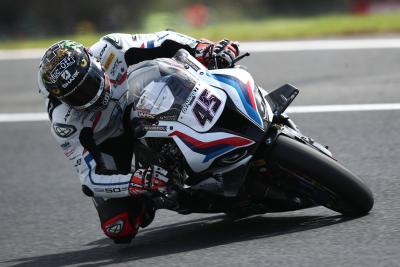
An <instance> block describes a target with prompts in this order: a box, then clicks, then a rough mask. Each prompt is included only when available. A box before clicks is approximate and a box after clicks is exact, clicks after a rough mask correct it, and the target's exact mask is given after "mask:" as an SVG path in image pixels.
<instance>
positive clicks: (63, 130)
mask: <svg viewBox="0 0 400 267" xmlns="http://www.w3.org/2000/svg"><path fill="white" fill-rule="evenodd" d="M53 130H54V132H55V133H56V135H57V136H59V137H61V138H68V137H70V136H71V135H73V134H74V133H75V132H76V128H75V126H73V125H67V124H62V123H54V124H53Z"/></svg>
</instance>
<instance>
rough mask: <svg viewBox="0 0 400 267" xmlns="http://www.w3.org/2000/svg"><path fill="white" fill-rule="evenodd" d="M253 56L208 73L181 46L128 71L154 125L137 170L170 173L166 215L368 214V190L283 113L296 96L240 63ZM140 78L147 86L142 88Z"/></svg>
mask: <svg viewBox="0 0 400 267" xmlns="http://www.w3.org/2000/svg"><path fill="white" fill-rule="evenodd" d="M247 55H249V54H248V53H246V54H245V55H242V56H241V57H239V58H237V60H236V61H235V62H234V63H233V64H232V67H231V68H224V69H214V70H208V69H207V68H205V67H204V66H203V65H202V64H201V63H199V62H198V61H197V60H196V59H195V58H194V57H192V56H191V55H190V54H189V53H188V52H187V51H185V50H179V51H178V52H177V54H176V55H175V56H174V57H173V58H172V59H156V60H151V61H145V62H142V63H140V64H137V65H136V66H135V67H134V68H133V69H131V70H130V71H129V77H128V85H129V88H130V89H129V97H130V98H132V101H133V103H135V108H136V110H137V112H138V117H140V118H143V119H146V118H152V119H156V121H157V123H156V124H154V123H149V124H146V125H145V126H144V127H145V135H144V136H143V137H142V138H140V139H139V141H138V142H137V144H136V146H135V148H136V151H135V154H136V159H135V160H136V164H137V165H139V166H142V167H143V166H144V167H146V166H151V165H152V164H156V165H159V166H161V167H163V168H164V169H166V170H167V171H168V172H169V175H170V176H171V177H170V181H172V182H170V184H171V185H170V186H173V187H174V188H175V190H176V191H177V192H179V193H178V196H177V197H176V196H175V198H174V197H173V196H171V195H169V196H168V195H167V196H166V197H167V198H168V197H170V198H173V199H174V202H176V203H177V204H176V203H175V204H174V205H172V206H171V208H170V209H171V210H175V211H177V212H179V213H181V214H187V213H191V212H198V213H219V212H224V213H226V214H228V215H231V216H248V215H252V214H263V213H267V212H285V211H293V210H299V209H305V208H310V207H315V206H319V205H322V206H325V207H327V208H329V209H331V210H334V211H336V212H339V213H341V214H343V215H347V216H355V215H363V214H366V213H368V212H369V211H370V210H371V208H372V206H373V203H374V200H373V195H372V192H371V191H370V189H369V188H368V187H367V186H366V185H365V184H364V183H363V182H362V181H361V179H360V178H359V177H357V176H356V175H355V174H353V173H352V172H351V171H349V170H347V169H346V168H345V167H343V166H342V165H341V164H340V163H338V161H337V160H336V159H335V158H334V156H333V155H332V153H331V152H330V151H329V150H328V147H324V146H323V145H321V144H319V143H317V142H316V141H314V140H313V139H312V138H309V137H307V136H305V135H303V134H302V133H301V131H300V130H299V129H298V128H297V126H296V125H295V124H294V122H293V121H292V120H291V119H290V118H289V117H288V116H287V115H286V114H285V113H284V111H285V110H286V108H287V107H288V106H289V105H290V104H291V102H292V101H293V100H294V99H295V97H296V96H297V94H298V93H299V90H298V89H296V88H295V87H294V86H292V85H290V84H285V85H283V86H282V87H280V88H278V89H276V90H274V91H272V92H267V91H266V90H264V89H263V88H261V87H260V86H258V85H257V84H256V83H255V81H254V79H253V78H252V76H251V75H250V73H249V72H248V71H246V69H245V68H244V67H241V66H238V65H235V63H236V62H237V61H238V60H240V59H242V58H243V57H244V56H247ZM138 76H141V80H143V79H144V80H146V79H147V80H148V82H145V83H143V84H145V85H138V83H137V81H138V80H140V79H137V78H138ZM152 121H154V120H152Z"/></svg>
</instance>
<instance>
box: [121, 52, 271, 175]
mask: <svg viewBox="0 0 400 267" xmlns="http://www.w3.org/2000/svg"><path fill="white" fill-rule="evenodd" d="M182 60H184V61H182ZM177 61H178V62H179V63H177ZM147 76H149V77H147ZM138 80H143V81H144V82H142V81H138ZM128 83H129V87H130V89H129V91H130V93H131V94H132V95H133V96H134V101H135V103H136V106H135V108H136V110H138V111H139V113H141V114H143V116H145V115H146V114H151V115H155V116H156V117H157V119H158V120H159V124H158V125H154V126H149V127H147V128H146V130H147V133H146V135H145V136H144V139H147V138H172V139H173V140H174V141H175V143H176V145H177V146H178V147H179V149H180V151H181V153H182V154H183V156H184V158H185V160H186V162H187V165H188V166H189V167H190V169H191V171H192V172H194V173H202V172H204V171H207V170H208V169H209V168H210V166H211V165H212V164H213V162H214V161H215V160H216V159H219V158H221V157H222V156H224V155H226V154H229V159H227V160H226V161H225V163H226V164H223V165H224V166H219V167H215V168H214V171H216V170H217V171H218V172H226V171H230V170H232V168H233V167H238V166H241V165H244V164H246V163H247V162H248V161H249V160H250V159H251V156H252V155H251V153H249V151H242V150H241V151H240V153H239V154H238V155H231V153H230V152H232V151H236V150H239V149H241V148H246V147H249V148H250V147H251V146H253V145H254V144H255V143H256V141H257V140H253V139H252V138H248V137H247V136H245V135H242V134H238V133H237V132H233V131H230V130H229V129H224V127H221V126H220V125H218V124H220V123H222V122H219V121H220V119H221V115H222V113H223V112H229V111H228V110H227V108H226V105H227V102H228V101H230V102H231V103H233V105H234V106H236V107H235V109H237V111H238V112H239V113H241V114H242V115H241V116H242V117H243V118H247V119H248V120H249V121H251V123H250V122H248V121H244V122H246V124H250V125H251V124H253V125H254V126H255V127H254V128H256V127H257V128H258V131H259V132H260V133H262V132H263V131H265V129H264V127H265V125H264V124H265V123H264V121H263V117H262V116H261V115H260V113H259V109H260V108H259V107H258V106H257V104H256V99H255V94H256V93H257V91H256V90H257V88H256V86H255V83H254V80H253V78H252V77H251V75H250V74H249V73H248V72H246V71H245V70H242V69H226V70H215V71H208V70H207V69H205V68H204V67H203V66H202V65H201V64H200V63H199V62H197V61H196V60H195V59H194V58H192V57H191V56H190V55H189V54H188V53H187V52H186V51H180V52H178V54H177V56H175V60H173V59H157V60H153V61H147V62H143V63H140V64H138V65H137V66H135V68H134V69H132V70H131V71H130V74H129V77H128ZM231 106H232V104H231ZM224 110H225V111H224ZM228 115H229V114H228ZM242 122H243V121H242ZM237 123H240V121H237Z"/></svg>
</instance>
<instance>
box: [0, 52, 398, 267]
mask: <svg viewBox="0 0 400 267" xmlns="http://www.w3.org/2000/svg"><path fill="white" fill-rule="evenodd" d="M399 59H400V49H385V50H380V49H371V50H343V51H303V52H274V53H255V54H253V56H252V57H250V58H248V59H246V60H244V61H243V63H244V64H245V65H247V66H248V68H249V70H250V71H251V72H252V73H253V74H254V76H255V78H256V79H257V81H258V82H259V83H260V84H261V85H262V86H264V87H265V88H268V89H273V88H276V87H278V86H280V85H281V84H283V83H286V82H290V83H291V84H294V85H296V86H297V87H299V88H300V89H301V92H300V95H299V97H298V98H297V99H296V100H295V102H294V103H293V105H330V104H366V103H400V91H399V84H400V60H399ZM37 64H38V62H37V60H18V61H0V96H1V97H0V113H13V112H43V111H44V107H43V103H42V100H41V99H40V97H39V96H37V95H36V94H35V88H36V85H35V77H36V66H37ZM399 116H400V111H362V112H361V111H359V112H336V113H310V114H293V116H292V118H293V119H294V120H295V121H296V122H297V124H298V125H299V127H300V128H301V129H302V130H303V132H304V133H305V134H307V135H309V136H311V137H313V138H314V139H316V140H318V141H320V142H321V143H323V144H326V145H329V146H330V148H331V150H332V151H333V152H334V154H335V155H336V157H337V158H338V159H339V161H341V162H342V163H343V164H344V165H345V166H347V167H348V168H349V169H351V170H353V171H354V172H355V173H356V174H358V175H360V176H361V177H363V179H364V180H365V182H366V183H367V184H368V186H369V187H370V188H371V189H372V191H373V193H374V195H375V201H376V203H375V206H374V208H373V210H372V211H371V213H370V214H369V215H367V216H364V217H361V218H354V219H345V218H343V217H341V216H340V215H339V214H337V213H335V212H333V211H330V210H328V209H325V208H322V207H318V208H313V209H307V210H303V211H296V212H288V213H277V214H265V215H262V216H253V217H250V218H246V219H242V220H238V221H229V220H228V219H227V218H226V217H225V216H224V215H221V214H211V215H210V214H205V215H204V214H192V215H188V216H182V215H177V214H175V213H173V212H169V211H161V212H158V214H157V216H156V219H155V221H154V223H153V224H152V225H151V226H149V227H148V228H146V229H142V230H141V231H140V233H139V234H138V236H137V238H136V240H134V242H133V243H132V244H130V245H129V246H116V245H114V244H113V243H112V242H111V241H109V240H107V239H106V238H105V237H104V236H103V235H102V233H101V231H100V229H99V222H98V219H97V214H96V212H95V209H94V208H93V206H92V203H91V201H90V199H89V198H87V197H85V196H84V195H83V194H82V193H81V190H80V184H79V179H78V178H77V177H76V174H75V172H74V170H73V168H71V167H70V165H69V162H68V161H67V160H65V159H64V155H63V153H62V151H61V149H60V148H59V147H58V146H57V145H56V143H55V141H53V139H52V137H51V135H50V132H49V124H48V123H47V122H8V123H1V124H0V162H1V167H0V190H1V193H0V218H1V219H0V266H60V267H61V266H62V267H64V266H126V265H129V266H145V265H146V266H245V265H246V266H400V226H399V222H400V197H399V193H400V183H399V176H400V164H399V162H400V138H399V133H400V123H399V121H400V120H399Z"/></svg>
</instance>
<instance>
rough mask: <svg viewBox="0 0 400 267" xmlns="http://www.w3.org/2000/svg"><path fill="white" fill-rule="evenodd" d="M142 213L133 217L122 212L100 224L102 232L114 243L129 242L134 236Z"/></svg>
mask: <svg viewBox="0 0 400 267" xmlns="http://www.w3.org/2000/svg"><path fill="white" fill-rule="evenodd" d="M142 217H143V214H142V213H140V214H138V215H137V216H135V217H133V216H132V215H131V216H130V214H129V213H128V212H124V213H121V214H118V215H116V216H114V217H112V218H111V219H109V220H106V221H105V222H103V223H102V224H101V228H102V230H103V232H104V234H105V235H106V236H107V237H109V238H111V239H112V240H114V242H115V243H129V242H131V240H132V239H133V238H134V237H135V236H136V234H137V232H138V229H139V226H140V224H141V221H142Z"/></svg>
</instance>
